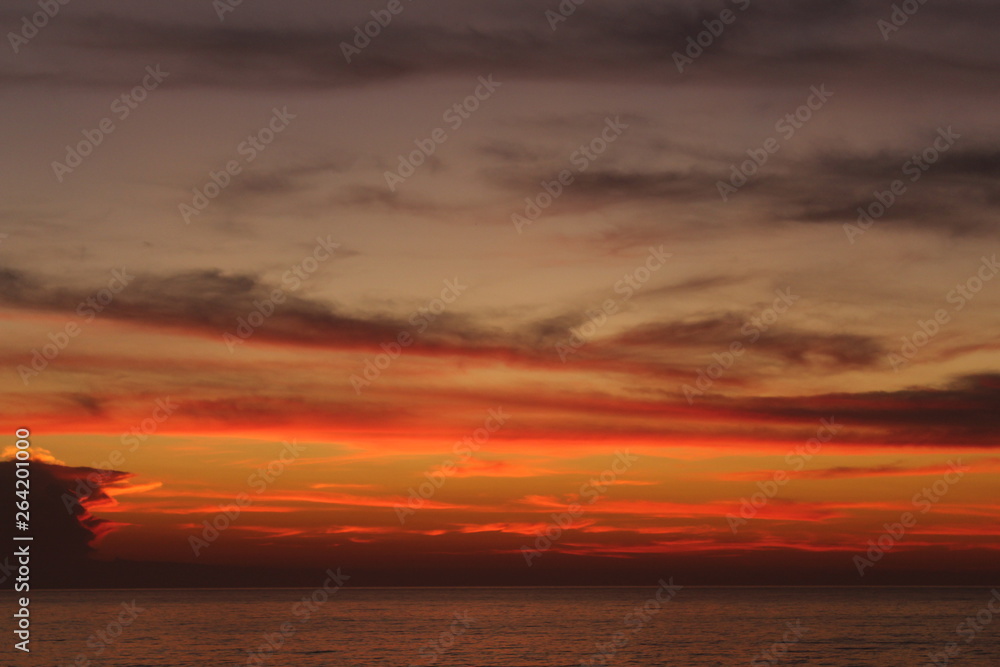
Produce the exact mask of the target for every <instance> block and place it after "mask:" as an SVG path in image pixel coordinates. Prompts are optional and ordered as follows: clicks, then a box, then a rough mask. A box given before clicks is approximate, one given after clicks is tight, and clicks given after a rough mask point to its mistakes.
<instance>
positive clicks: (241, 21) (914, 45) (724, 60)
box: [0, 0, 1000, 89]
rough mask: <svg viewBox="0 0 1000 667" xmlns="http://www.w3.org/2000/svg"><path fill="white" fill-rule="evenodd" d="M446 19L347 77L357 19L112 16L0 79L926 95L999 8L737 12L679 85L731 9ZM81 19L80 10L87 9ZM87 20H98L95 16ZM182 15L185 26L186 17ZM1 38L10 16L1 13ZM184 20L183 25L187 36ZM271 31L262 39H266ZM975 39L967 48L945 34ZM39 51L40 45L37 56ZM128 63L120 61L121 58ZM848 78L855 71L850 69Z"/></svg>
mask: <svg viewBox="0 0 1000 667" xmlns="http://www.w3.org/2000/svg"><path fill="white" fill-rule="evenodd" d="M449 6H450V7H451V10H450V11H444V10H443V8H442V9H438V8H419V7H417V6H414V7H413V8H412V9H408V11H406V12H404V14H402V15H401V16H400V17H398V18H397V19H396V20H395V21H394V22H393V23H392V24H391V25H390V26H388V27H387V28H386V29H385V30H383V32H382V34H381V35H379V36H378V37H377V38H376V39H375V40H373V43H372V44H371V46H369V47H367V48H366V49H365V50H364V52H362V53H361V54H360V55H357V56H356V58H355V59H354V62H352V63H350V64H348V63H347V62H346V61H345V58H344V56H343V54H342V52H341V47H340V42H341V41H343V40H349V39H351V38H352V37H353V29H354V27H355V25H357V24H358V23H363V22H365V21H368V20H371V18H370V16H368V15H367V12H360V13H358V14H353V13H351V12H350V7H347V8H339V9H338V8H336V7H328V8H326V9H325V10H317V11H314V12H312V13H311V16H310V18H311V19H312V20H311V21H310V23H309V24H308V25H306V24H304V23H303V22H302V21H298V20H295V19H292V18H289V17H272V19H276V20H271V21H264V20H261V19H262V18H263V17H265V16H266V15H267V14H268V12H267V10H265V9H261V10H257V11H255V10H254V8H253V6H250V5H244V6H242V7H240V8H239V9H238V11H237V12H234V13H233V15H232V16H230V17H228V18H227V20H226V21H225V22H224V23H221V24H220V23H219V22H218V21H217V18H216V16H215V15H214V12H212V11H207V12H206V11H204V7H202V8H201V9H202V11H200V12H198V13H194V10H193V9H192V10H190V11H185V12H183V15H181V14H178V15H176V16H175V18H174V19H173V20H172V21H171V20H170V17H169V16H168V15H167V13H166V12H164V13H163V16H161V17H160V19H159V20H157V21H150V20H143V19H139V18H135V17H131V16H128V15H127V14H125V13H117V12H116V13H115V14H113V15H112V14H99V13H90V14H66V15H61V16H60V17H59V21H58V22H53V24H52V26H50V27H49V28H48V29H47V37H46V38H47V39H48V40H50V41H49V43H50V45H51V44H52V42H53V41H56V42H57V43H58V44H59V45H60V46H61V47H62V48H63V49H64V50H65V51H67V52H69V53H73V54H76V55H77V56H79V55H83V56H85V57H83V58H69V57H67V59H66V62H65V63H64V65H65V66H64V67H62V68H44V67H39V68H37V69H33V70H31V71H28V72H26V71H23V70H22V69H20V67H19V68H18V69H12V68H10V67H8V68H6V69H5V71H4V72H3V73H2V74H0V76H2V78H3V79H4V80H5V82H7V83H9V84H12V83H31V82H36V83H42V84H45V83H56V82H63V83H84V84H115V85H117V84H121V85H126V84H128V83H129V81H128V80H127V78H125V79H123V78H122V77H126V76H127V74H128V73H127V70H126V69H125V68H123V67H120V66H119V67H106V68H103V67H102V68H99V67H94V66H93V65H94V64H95V62H94V61H98V60H100V59H101V58H103V57H105V56H112V55H113V56H114V57H115V58H116V59H119V60H122V59H124V60H135V61H141V62H143V63H148V62H156V61H163V62H164V64H166V63H170V68H173V69H172V70H171V71H172V72H176V75H175V79H174V81H173V82H172V83H173V85H179V86H190V85H211V86H226V87H253V88H261V87H266V88H277V89H287V88H303V87H307V88H308V87H312V88H336V87H339V86H346V85H361V84H366V83H377V82H381V81H389V80H397V79H401V78H403V77H414V76H423V75H433V74H470V75H474V76H475V75H480V74H484V73H489V72H491V71H493V72H494V73H496V74H500V73H501V72H503V73H504V74H505V75H507V76H521V77H528V78H560V79H581V80H582V79H592V80H617V81H621V80H630V81H655V82H670V83H671V85H686V84H688V83H693V82H695V81H717V80H719V79H727V80H730V81H739V82H741V83H775V82H781V83H784V84H786V85H790V84H796V85H797V84H805V85H811V84H814V83H818V81H816V77H817V75H818V74H820V73H822V74H823V75H824V78H825V79H826V81H827V82H832V81H837V80H840V81H844V82H848V81H854V82H855V83H863V82H868V83H874V82H879V84H880V85H882V86H913V85H915V84H916V81H918V80H920V81H928V80H932V81H937V82H940V83H941V84H942V85H948V86H949V87H955V86H961V85H969V84H971V83H972V82H973V81H975V80H986V79H987V78H990V77H995V76H996V74H997V73H998V67H997V65H998V62H997V60H998V58H997V56H998V53H997V49H996V48H995V44H994V43H993V42H992V41H991V40H989V39H988V37H989V33H988V32H987V31H986V30H985V29H984V27H985V26H988V25H994V24H996V23H997V21H998V19H1000V10H998V8H997V7H996V6H995V5H993V4H989V3H983V2H972V1H963V2H951V3H948V5H947V6H939V5H935V4H933V3H929V4H926V5H924V6H923V7H922V8H921V10H920V14H919V16H917V17H915V18H914V19H913V20H912V21H910V24H908V25H907V26H906V27H905V30H904V31H903V32H902V33H901V34H900V35H898V36H895V37H894V39H892V40H890V41H889V42H888V43H886V42H885V41H883V39H882V35H881V34H880V32H879V30H878V28H877V26H876V21H877V20H879V19H881V18H887V17H888V14H889V12H890V11H891V8H890V7H888V6H886V7H883V6H878V7H873V6H871V5H870V4H867V3H861V2H832V1H824V2H811V3H808V4H801V3H794V2H789V1H782V2H773V3H758V2H753V3H751V5H750V7H749V8H748V9H747V10H746V11H745V12H743V11H738V10H737V11H736V14H737V17H738V18H737V21H736V22H735V23H734V24H733V25H732V26H730V27H729V28H728V29H727V31H726V33H725V34H723V35H722V36H721V37H720V38H719V39H718V40H717V43H716V44H713V45H712V48H710V49H707V50H706V52H705V54H704V55H703V56H702V57H701V58H700V59H699V60H698V61H697V62H696V64H695V65H694V66H693V67H692V68H691V71H690V72H689V74H690V76H682V75H680V74H679V73H678V72H677V69H676V67H675V65H674V62H673V59H672V54H673V53H674V52H675V51H677V50H680V49H683V48H684V47H685V46H686V43H687V40H688V38H689V37H692V36H694V35H697V34H698V33H699V32H701V31H703V30H704V29H705V28H704V25H703V24H704V22H705V21H708V20H713V19H715V18H716V17H717V16H718V13H719V12H720V11H721V10H722V9H723V8H725V7H730V8H731V7H733V3H728V2H712V3H708V4H702V5H700V6H698V7H695V6H693V5H690V4H687V3H683V4H682V3H679V2H676V3H653V2H626V3H613V2H610V1H608V2H601V1H600V0H590V2H588V3H587V5H586V7H582V6H581V7H580V8H579V9H577V11H576V12H575V13H574V14H573V15H572V16H571V17H569V19H568V20H567V21H566V22H564V23H562V24H560V25H559V26H558V28H557V30H556V31H552V30H551V28H550V26H549V22H548V20H547V19H546V17H545V15H544V11H545V9H549V8H552V9H554V8H556V7H557V6H558V3H551V7H546V6H544V5H539V4H538V3H529V2H501V1H499V0H496V1H493V2H484V3H476V5H474V6H472V5H468V4H461V5H458V4H449ZM91 11H92V12H93V11H95V10H91ZM97 11H99V10H97ZM195 17H196V18H195ZM5 19H6V20H5V23H7V24H16V23H17V22H18V21H19V20H20V15H19V14H17V13H16V12H7V13H6V14H5ZM192 21H197V22H192ZM269 23H270V25H268V24H269ZM943 26H950V27H953V28H959V27H961V28H962V29H963V31H966V34H968V32H969V31H971V32H972V33H973V34H976V31H977V30H978V31H979V32H980V33H981V34H982V36H983V39H984V41H983V43H981V44H977V45H975V46H973V45H970V44H969V40H968V39H966V38H963V37H962V33H961V32H960V31H958V30H948V29H945V28H944V27H943ZM50 48H51V47H50ZM129 56H131V58H129ZM862 65H863V67H862Z"/></svg>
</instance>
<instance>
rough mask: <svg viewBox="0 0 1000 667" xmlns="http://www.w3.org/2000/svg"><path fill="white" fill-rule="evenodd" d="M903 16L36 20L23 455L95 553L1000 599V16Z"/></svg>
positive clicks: (542, 11)
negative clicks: (970, 591) (967, 592)
mask: <svg viewBox="0 0 1000 667" xmlns="http://www.w3.org/2000/svg"><path fill="white" fill-rule="evenodd" d="M902 4H903V5H906V8H908V9H909V13H907V11H906V8H903V7H902V6H901V5H895V6H894V5H893V4H892V3H888V2H864V3H862V2H851V1H836V2H834V1H819V0H817V1H815V2H809V3H801V2H787V1H780V0H779V1H775V2H767V3H763V2H758V1H757V0H732V1H729V0H727V1H726V2H700V3H694V2H636V1H633V0H629V1H626V2H609V1H602V0H586V2H583V3H581V4H579V5H577V4H573V3H569V2H563V3H562V4H561V5H560V4H559V3H558V2H555V1H552V2H527V1H509V0H505V1H504V2H499V1H492V0H490V1H485V2H478V3H474V4H473V3H461V2H450V1H442V0H434V1H432V0H400V1H399V2H384V3H383V2H367V3H360V2H346V3H327V2H309V1H302V2H297V3H294V4H293V5H284V4H279V3H265V2H262V1H260V0H258V1H257V2H252V1H247V2H244V3H242V4H239V5H231V4H229V3H228V2H226V0H219V1H217V2H214V3H213V2H210V1H209V0H179V1H177V2H171V3H153V2H133V3H128V4H127V5H122V4H121V3H112V2H102V1H94V2H88V3H81V4H76V3H70V4H67V5H65V6H63V5H59V8H58V11H56V12H55V15H54V16H51V17H47V16H41V17H35V18H34V19H32V16H33V14H37V12H38V11H41V10H39V9H38V5H36V4H35V3H29V2H16V3H6V4H5V5H4V6H3V8H2V9H0V24H2V25H3V26H4V28H5V32H6V33H7V35H6V39H5V41H6V42H7V44H5V45H3V47H0V54H2V55H0V80H2V82H3V86H2V88H0V109H2V113H3V116H4V123H3V124H2V126H0V141H2V145H3V147H4V150H3V152H2V154H0V169H2V173H3V183H4V190H3V195H4V196H3V199H2V203H0V283H2V289H0V318H2V320H3V333H4V335H3V338H2V342H0V355H2V357H3V360H4V366H5V367H6V369H7V370H6V372H7V376H6V382H5V383H4V385H3V389H0V391H2V393H3V400H2V401H0V422H2V425H3V431H4V432H5V433H7V434H8V435H7V436H6V442H5V444H4V447H3V448H0V449H4V448H6V449H7V451H6V452H5V454H4V458H8V459H9V458H10V457H11V455H12V452H13V450H12V449H10V447H8V445H11V446H12V445H13V443H14V440H15V438H14V435H13V434H14V432H15V430H16V429H19V428H26V429H29V430H30V432H31V443H32V449H33V451H34V453H35V456H36V461H37V466H38V470H40V471H43V472H44V475H45V479H48V480H50V482H51V484H52V485H53V486H52V487H51V488H52V489H54V491H53V494H55V495H58V496H59V497H60V498H70V499H71V501H72V502H67V503H63V506H62V507H60V506H59V505H54V506H53V507H54V509H53V511H54V512H55V513H56V514H62V518H61V519H59V520H58V521H55V522H53V523H52V524H51V525H52V526H58V527H59V528H58V529H57V530H56V529H54V531H55V533H58V534H59V535H61V536H62V537H57V536H53V537H52V540H53V541H52V542H51V544H52V545H56V544H63V543H64V542H70V543H73V544H75V545H76V547H78V548H74V549H65V551H66V552H67V553H72V554H76V555H80V554H84V555H83V556H80V559H83V560H86V561H87V562H91V561H92V562H94V563H119V564H121V563H127V564H132V565H134V566H135V567H136V568H138V569H137V570H136V571H137V572H140V574H139V575H137V576H139V577H140V578H141V577H147V580H149V581H152V580H153V579H156V580H157V581H167V582H182V581H183V582H188V583H189V582H191V581H198V582H202V581H203V580H204V577H203V578H202V579H198V576H196V575H194V574H191V573H193V572H208V571H209V570H208V569H198V568H210V567H215V568H218V567H241V568H247V569H246V570H245V572H246V577H245V579H244V580H243V583H246V582H248V581H249V582H252V583H260V584H261V585H264V584H265V583H266V578H265V577H264V576H263V575H262V574H261V573H262V572H264V569H265V568H274V569H281V568H286V569H296V568H299V569H310V568H315V569H321V568H327V567H338V566H342V567H343V568H344V569H345V571H352V572H355V573H359V578H360V579H359V583H361V584H364V583H369V584H381V583H391V584H393V585H407V584H423V583H435V584H437V583H444V584H449V583H452V584H454V583H462V584H492V583H503V584H521V583H548V582H558V583H578V584H580V583H606V582H630V583H637V584H645V583H646V582H647V581H655V580H656V579H657V578H658V577H660V576H664V575H666V574H672V575H674V576H676V577H677V579H678V581H680V582H681V583H686V582H691V583H745V584H753V583H827V582H836V583H851V584H868V583H873V582H874V583H897V582H904V583H935V582H942V583H944V582H966V581H968V582H970V583H982V582H984V581H987V580H990V578H991V577H993V578H995V575H996V572H997V570H996V553H997V552H996V550H997V549H998V548H1000V540H998V531H997V528H996V524H997V519H998V518H1000V504H998V501H997V498H996V493H995V491H996V488H997V482H998V476H1000V457H998V456H997V454H996V446H997V443H996V434H997V432H998V427H1000V353H998V351H1000V344H998V342H997V338H996V332H997V330H998V323H1000V322H998V320H1000V316H998V312H1000V310H998V308H997V306H998V305H1000V279H998V280H993V278H995V277H996V276H997V273H1000V265H998V264H997V259H996V257H997V256H996V252H997V249H998V248H997V206H998V203H1000V186H998V185H997V182H998V181H997V177H998V175H1000V160H998V158H1000V153H998V138H1000V132H998V130H997V127H996V117H997V111H998V108H997V101H996V92H997V91H996V82H997V81H998V74H1000V50H998V47H997V45H996V40H995V39H993V34H992V29H993V28H992V26H995V25H996V23H997V21H998V19H1000V7H998V6H997V5H996V4H995V3H991V2H979V1H972V0H935V1H934V2H929V3H926V4H923V5H917V4H916V3H913V4H912V5H911V4H908V3H902ZM289 8H291V11H290V10H289ZM25 17H28V18H27V19H25ZM32 20H35V22H36V24H41V27H36V26H32V25H30V22H31V21H32ZM26 21H27V23H26ZM98 471H103V474H102V475H100V476H98ZM39 474H43V473H39ZM88 476H89V480H90V481H87V480H88ZM67 494H68V495H67ZM50 500H51V498H50ZM66 516H69V517H73V518H74V521H73V522H70V524H68V525H67V524H66V521H65V520H64V519H65V517H66ZM896 524H899V526H900V528H898V529H897V526H896ZM904 524H907V525H904ZM81 526H82V528H83V530H82V531H81V529H80V527H81ZM880 540H881V541H880ZM53 548H55V547H53ZM61 551H63V550H62V549H60V552H61ZM402 554H406V556H405V557H403V556H402ZM74 557H75V556H74ZM80 559H78V560H80ZM212 571H213V572H218V570H212ZM241 571H242V570H241ZM72 572H73V570H72V569H71V574H70V575H67V577H66V580H65V583H67V584H68V585H72V584H81V582H85V581H90V580H86V579H85V577H83V575H81V577H80V578H79V579H74V576H73V575H72ZM81 572H82V570H81ZM157 572H159V573H161V575H162V574H163V573H171V574H170V576H166V577H165V578H164V577H161V578H159V579H157V575H156V574H155V573H157ZM142 573H145V574H142ZM175 575H176V578H173V577H175ZM185 577H186V578H185ZM112 578H113V577H112ZM91 583H92V581H91ZM101 583H102V584H107V583H109V582H108V581H105V580H102V581H101Z"/></svg>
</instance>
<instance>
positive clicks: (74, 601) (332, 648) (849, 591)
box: [2, 582, 1000, 667]
mask: <svg viewBox="0 0 1000 667" xmlns="http://www.w3.org/2000/svg"><path fill="white" fill-rule="evenodd" d="M669 583H670V582H664V584H669ZM658 592H659V595H657V593H658ZM658 598H659V599H658ZM991 600H993V601H994V602H993V607H995V608H996V609H997V610H1000V593H998V592H996V590H994V589H988V588H932V587H927V588H780V587H768V588H763V587H762V588H754V587H746V588H714V587H683V588H680V589H679V590H678V589H677V588H676V587H673V588H667V587H660V588H659V589H658V588H657V587H656V586H653V587H649V588H405V589H399V588H396V589H378V588H367V589H365V588H355V589H351V588H350V586H349V585H348V586H346V587H345V588H342V589H340V590H336V592H333V593H332V594H331V593H328V592H326V591H323V590H322V589H317V590H309V589H249V590H248V589H240V590H151V589H142V590H101V591H37V592H33V593H32V596H31V606H30V611H31V643H30V647H31V649H32V651H31V653H30V655H29V654H24V653H21V652H20V651H16V650H14V648H13V644H14V642H16V641H17V639H16V638H14V636H13V635H12V634H11V632H10V631H8V632H5V633H4V635H5V636H6V637H7V643H8V645H7V646H5V647H4V663H5V664H7V665H15V666H18V667H20V666H21V665H33V666H35V667H69V666H71V665H72V666H73V667H96V666H121V667H153V666H155V667H195V666H197V667H204V666H211V667H217V666H222V665H227V666H228V665H269V666H273V667H292V666H294V667H313V666H317V667H318V666H328V665H329V666H337V667H341V666H342V667H348V666H351V667H370V666H371V667H373V666H375V665H380V666H381V665H397V666H403V667H409V666H414V665H440V666H446V665H466V666H475V667H490V666H496V667H578V666H580V665H642V666H644V667H651V666H654V665H656V666H659V665H679V666H684V667H687V666H693V665H751V666H752V667H761V666H763V665H832V666H837V667H847V666H857V665H880V666H886V667H890V666H896V665H898V666H900V667H921V666H924V665H952V664H955V665H961V666H963V667H965V666H972V665H1000V632H998V626H1000V618H998V619H997V620H996V622H995V623H994V622H993V620H994V619H993V615H994V612H993V611H992V610H991V609H990V602H991ZM2 601H3V603H4V604H5V605H6V607H7V609H10V610H11V611H13V610H14V609H15V603H14V599H13V596H12V594H11V593H10V592H9V591H8V592H6V593H5V594H4V595H3V597H2ZM4 617H5V618H6V619H8V620H7V624H8V626H9V625H10V624H11V615H10V614H9V613H7V611H5V612H4ZM949 645H951V647H950V648H949ZM949 651H951V655H949V654H948V653H949ZM932 656H936V660H937V661H936V662H935V661H934V658H933V657H932Z"/></svg>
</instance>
